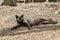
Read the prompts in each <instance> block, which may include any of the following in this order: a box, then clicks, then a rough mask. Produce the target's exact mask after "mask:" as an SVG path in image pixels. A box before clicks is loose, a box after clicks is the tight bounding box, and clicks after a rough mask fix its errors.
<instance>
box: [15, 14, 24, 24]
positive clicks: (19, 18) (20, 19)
mask: <svg viewBox="0 0 60 40" xmlns="http://www.w3.org/2000/svg"><path fill="white" fill-rule="evenodd" d="M15 17H16V21H17V23H20V22H23V21H24V18H23V17H24V15H23V14H22V15H21V16H18V15H15Z"/></svg>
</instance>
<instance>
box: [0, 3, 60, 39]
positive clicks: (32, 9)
mask: <svg viewBox="0 0 60 40" xmlns="http://www.w3.org/2000/svg"><path fill="white" fill-rule="evenodd" d="M17 4H18V5H17V6H14V7H11V6H7V5H3V6H0V40H60V26H59V24H60V19H59V18H60V14H59V13H60V12H57V13H56V11H57V10H59V9H60V5H59V4H60V3H59V4H58V3H26V4H24V3H17ZM21 14H24V15H25V16H24V17H25V18H26V19H30V20H34V19H35V18H39V17H43V18H52V19H53V20H56V21H57V22H58V24H56V25H53V24H51V25H38V26H33V27H32V29H31V30H28V29H27V28H26V27H21V28H18V29H16V30H14V31H11V30H10V28H11V27H13V26H15V25H16V24H17V23H16V19H15V15H19V16H20V15H21Z"/></svg>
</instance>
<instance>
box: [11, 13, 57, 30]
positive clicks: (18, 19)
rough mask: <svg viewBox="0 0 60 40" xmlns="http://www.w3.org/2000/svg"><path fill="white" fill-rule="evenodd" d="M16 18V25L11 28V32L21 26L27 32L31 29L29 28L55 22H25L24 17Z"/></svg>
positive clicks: (36, 20) (42, 20)
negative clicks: (26, 29)
mask: <svg viewBox="0 0 60 40" xmlns="http://www.w3.org/2000/svg"><path fill="white" fill-rule="evenodd" d="M15 16H16V20H17V25H16V26H15V27H13V28H11V30H14V29H16V28H19V27H21V26H24V27H25V26H26V27H27V28H28V29H29V30H30V29H31V26H34V25H40V24H56V23H57V21H54V20H52V19H44V18H37V19H35V20H34V21H30V20H26V19H24V17H23V16H24V15H23V14H22V15H21V16H20V17H19V16H17V15H15Z"/></svg>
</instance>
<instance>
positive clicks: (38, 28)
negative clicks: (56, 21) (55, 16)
mask: <svg viewBox="0 0 60 40" xmlns="http://www.w3.org/2000/svg"><path fill="white" fill-rule="evenodd" d="M21 29H22V28H18V29H16V30H13V31H12V30H10V28H5V29H2V30H0V37H2V36H14V35H20V34H26V33H32V32H42V31H54V30H58V29H60V25H39V26H32V29H31V30H28V29H26V30H23V29H22V30H21Z"/></svg>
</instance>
